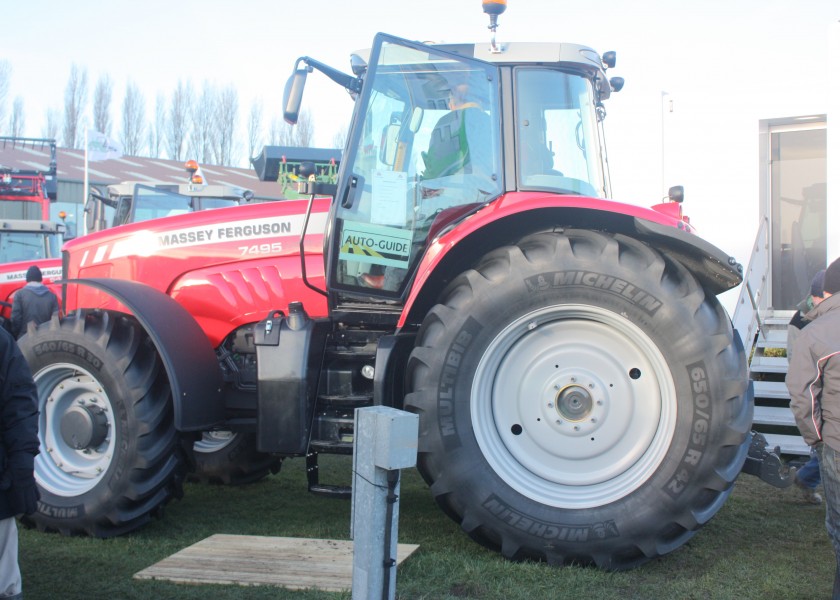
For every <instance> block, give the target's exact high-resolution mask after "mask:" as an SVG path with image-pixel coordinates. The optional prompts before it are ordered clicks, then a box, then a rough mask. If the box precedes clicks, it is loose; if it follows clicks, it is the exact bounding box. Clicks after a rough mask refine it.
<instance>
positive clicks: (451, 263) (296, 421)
mask: <svg viewBox="0 0 840 600" xmlns="http://www.w3.org/2000/svg"><path fill="white" fill-rule="evenodd" d="M485 6H486V7H487V9H488V10H489V11H491V12H492V11H494V10H495V11H496V13H497V14H498V12H500V11H499V10H498V9H499V7H503V6H504V5H503V3H499V2H492V1H489V0H488V1H486V2H485ZM494 16H495V15H494ZM613 64H614V54H612V53H608V54H607V55H604V56H600V55H598V54H597V53H596V52H595V51H593V50H591V49H590V48H586V47H583V46H576V45H571V44H559V43H549V44H536V43H523V44H513V43H512V44H497V43H496V42H495V40H494V41H492V42H491V43H489V44H460V45H444V46H439V45H429V44H421V43H417V42H413V41H409V40H404V39H399V38H396V37H392V36H389V35H383V34H379V35H377V36H376V38H375V40H374V44H373V47H372V49H371V50H370V51H369V53H365V54H356V55H354V56H353V57H352V61H351V66H352V75H351V74H345V73H342V72H340V71H338V70H335V69H333V68H331V67H328V66H326V65H324V64H322V63H320V62H318V61H316V60H313V59H311V58H308V57H303V58H300V59H299V60H298V65H297V67H296V68H295V71H294V73H293V75H292V77H291V78H290V80H289V84H288V85H287V88H286V90H287V98H286V106H285V111H286V118H287V119H288V120H290V121H294V119H295V116H296V114H297V112H298V109H299V105H300V101H301V97H302V94H303V88H304V82H305V78H306V76H307V74H308V73H309V72H312V71H313V70H318V71H320V72H321V73H323V74H325V75H326V76H327V77H329V78H330V79H332V80H333V81H334V82H336V83H337V84H338V85H340V86H342V87H344V88H345V89H346V90H347V91H348V92H349V93H350V95H351V96H352V98H353V99H354V101H355V114H354V117H353V120H352V125H351V128H350V133H349V137H348V142H347V147H346V149H345V150H344V152H343V155H342V160H341V166H340V169H339V172H338V177H337V183H336V184H332V186H330V185H329V184H324V183H318V182H316V181H315V177H314V174H313V177H312V183H311V185H309V186H308V187H309V189H308V190H307V192H308V193H309V194H311V198H310V199H309V200H308V201H307V200H288V201H284V202H273V203H264V204H252V205H245V206H239V207H234V208H222V209H218V210H212V211H203V212H197V213H191V214H186V215H180V216H173V217H167V218H162V219H158V220H153V221H146V222H144V223H138V224H129V225H125V226H123V227H118V228H114V229H111V230H107V231H103V232H99V233H94V234H91V235H88V236H84V237H82V238H78V239H76V240H73V241H71V242H69V243H67V244H66V245H65V247H64V277H65V280H66V295H65V304H64V305H65V306H66V308H67V309H66V313H67V314H66V316H65V317H64V318H63V319H57V318H56V319H53V320H52V322H50V323H45V324H43V325H41V326H39V327H38V328H37V329H35V330H30V332H29V334H28V335H26V336H24V337H23V338H22V339H21V340H20V345H21V348H22V349H23V352H24V354H25V356H26V358H27V360H28V361H29V363H30V365H31V367H32V371H33V374H34V376H35V379H36V382H37V385H38V390H39V394H40V402H41V406H40V409H41V422H40V424H41V434H40V435H41V440H42V445H41V454H40V455H39V456H38V457H37V459H36V477H37V480H38V484H39V486H40V491H41V501H40V504H39V512H38V513H36V514H35V515H34V516H33V517H32V520H33V521H34V523H35V524H36V525H37V526H38V527H39V528H41V529H43V530H57V531H60V532H62V533H65V534H75V533H87V534H90V535H94V536H102V537H106V536H113V535H118V534H122V533H125V532H129V531H132V530H134V529H136V528H138V527H140V526H142V525H143V524H144V523H146V522H147V521H148V520H149V519H150V518H151V517H152V516H153V515H155V514H156V513H157V512H158V509H160V507H161V506H163V505H164V504H165V503H166V502H167V501H168V500H170V499H171V498H177V497H179V495H180V494H181V492H182V486H181V483H182V481H183V479H184V477H185V476H186V475H187V474H188V473H189V472H192V473H193V474H194V475H195V476H197V477H201V478H204V479H218V480H221V481H225V482H230V483H237V482H246V481H253V480H256V479H259V478H261V477H263V476H265V475H266V474H268V473H269V472H271V471H272V470H274V469H276V468H278V467H279V464H280V462H279V461H280V460H281V459H284V458H288V457H306V460H307V462H308V463H309V467H310V468H309V469H308V472H309V474H310V488H311V489H312V491H315V492H318V493H321V494H327V495H340V496H345V495H346V494H347V490H346V489H345V488H341V487H337V486H331V485H329V484H326V483H324V482H321V481H318V470H317V457H318V455H319V454H323V453H338V454H349V453H351V451H352V444H353V436H354V432H353V414H354V410H355V409H356V408H359V407H364V406H370V405H387V406H393V407H397V408H401V409H405V410H408V411H412V412H415V413H417V414H419V416H420V433H419V436H420V437H419V442H418V443H419V455H418V466H419V469H420V472H421V473H422V475H423V477H424V478H425V480H426V481H427V482H428V484H429V486H430V489H431V492H432V494H433V495H434V496H435V498H436V500H437V502H438V504H440V506H441V507H442V508H443V510H444V511H445V512H446V513H447V514H448V515H449V516H451V517H452V518H453V519H455V520H456V521H457V522H459V523H460V524H461V527H462V528H463V529H464V531H465V532H466V533H467V534H468V535H470V537H472V538H474V539H476V540H477V541H479V542H481V543H482V544H485V545H487V546H489V547H492V548H496V549H498V550H499V551H500V552H501V553H502V554H503V555H504V556H505V557H508V558H511V559H522V558H535V559H544V560H547V561H548V562H550V563H552V564H565V563H571V562H575V563H594V564H597V565H598V566H600V567H603V568H608V569H625V568H631V567H634V566H636V565H639V564H642V563H644V562H645V561H647V560H650V559H652V558H655V557H657V556H661V555H663V554H666V553H668V552H670V551H671V550H674V549H675V548H678V547H679V546H681V545H682V544H684V543H685V542H686V541H687V540H688V539H689V538H691V536H692V535H693V534H694V532H695V531H696V530H697V529H699V528H700V527H701V526H702V525H703V524H704V523H706V522H707V521H708V520H709V519H711V518H712V516H713V515H714V514H715V513H716V512H717V510H718V509H719V508H720V507H721V506H722V504H723V503H724V501H725V500H726V498H727V497H728V496H729V494H730V492H731V490H732V485H733V482H734V481H735V479H736V477H737V476H738V475H739V473H740V472H741V471H742V468H743V467H744V466H745V464H746V465H747V466H749V467H750V470H751V471H752V472H759V471H761V472H763V474H764V476H765V478H766V479H770V480H772V479H773V475H772V473H771V474H770V475H768V474H767V473H768V471H769V469H768V468H767V466H768V465H769V466H770V467H773V466H774V465H775V466H778V458H777V457H776V456H775V455H773V454H772V453H769V454H768V453H767V452H766V450H765V449H764V448H763V444H760V443H758V444H753V447H754V450H755V452H754V453H752V454H754V455H755V458H749V460H748V451H749V450H750V445H751V444H750V442H751V440H752V439H753V438H752V436H751V434H750V428H751V421H752V410H753V405H752V393H751V387H750V384H749V381H748V377H747V370H746V361H745V356H744V351H743V348H742V346H741V343H740V341H739V337H738V336H737V335H733V329H732V325H731V322H730V319H729V316H728V315H727V313H726V311H725V310H724V309H723V308H722V307H721V305H720V304H719V302H718V300H717V298H716V296H717V295H718V294H720V293H721V292H723V291H725V290H728V289H730V288H732V287H734V286H737V285H738V284H739V283H740V282H741V267H740V265H738V264H737V262H736V261H735V259H733V258H732V257H730V256H728V255H727V254H725V253H724V252H722V251H721V250H719V249H718V248H716V247H714V246H713V245H711V244H709V243H708V242H705V241H704V240H703V239H701V238H700V237H698V236H697V235H695V233H694V231H693V229H692V227H691V226H690V225H689V224H688V221H687V219H685V218H684V217H683V216H682V213H681V208H680V205H679V204H678V203H674V202H669V203H664V204H659V205H658V206H657V207H656V209H655V210H652V209H648V208H642V207H638V206H632V205H627V204H621V203H618V202H615V201H612V200H610V199H608V198H609V196H610V188H609V178H608V175H607V171H606V160H605V150H604V147H603V136H602V134H601V127H602V122H603V120H604V117H605V109H604V102H605V101H606V100H607V98H608V97H609V96H610V94H611V92H613V91H615V90H616V89H618V88H619V87H620V85H621V83H622V82H621V81H620V80H619V79H618V78H612V79H610V78H608V76H607V68H609V67H612V66H613ZM304 175H305V174H304ZM325 192H328V193H329V195H330V196H331V197H330V198H327V199H323V198H321V199H319V198H316V195H320V194H323V193H325ZM762 459H763V462H762ZM774 461H775V462H774ZM776 477H777V478H778V475H776Z"/></svg>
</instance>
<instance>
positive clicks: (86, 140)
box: [82, 127, 90, 233]
mask: <svg viewBox="0 0 840 600" xmlns="http://www.w3.org/2000/svg"><path fill="white" fill-rule="evenodd" d="M89 183H90V180H89V179H88V130H87V127H85V183H84V192H83V193H84V196H82V213H83V214H84V209H85V208H87V202H88V193H89V192H88V185H89ZM83 230H84V232H85V233H88V231H87V219H84V221H83Z"/></svg>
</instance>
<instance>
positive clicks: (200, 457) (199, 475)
mask: <svg viewBox="0 0 840 600" xmlns="http://www.w3.org/2000/svg"><path fill="white" fill-rule="evenodd" d="M193 460H194V462H195V469H194V471H193V472H192V473H190V476H189V478H190V479H191V480H195V481H199V482H203V483H218V484H224V485H245V484H248V483H254V482H256V481H259V480H261V479H264V478H265V477H268V475H269V474H271V473H277V472H278V471H279V470H280V467H281V465H282V459H280V458H278V457H276V456H272V455H271V454H266V453H264V452H257V436H256V434H255V433H244V432H233V431H205V432H204V433H203V434H202V436H201V439H200V440H198V441H196V442H195V444H193Z"/></svg>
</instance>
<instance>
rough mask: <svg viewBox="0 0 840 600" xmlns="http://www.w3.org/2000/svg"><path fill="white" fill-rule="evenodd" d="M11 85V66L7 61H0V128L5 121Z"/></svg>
mask: <svg viewBox="0 0 840 600" xmlns="http://www.w3.org/2000/svg"><path fill="white" fill-rule="evenodd" d="M11 85H12V64H11V63H10V62H9V61H8V60H0V126H2V124H3V122H4V121H5V120H6V98H7V97H8V95H9V87H10V86H11Z"/></svg>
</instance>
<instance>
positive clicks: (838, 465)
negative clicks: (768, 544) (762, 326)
mask: <svg viewBox="0 0 840 600" xmlns="http://www.w3.org/2000/svg"><path fill="white" fill-rule="evenodd" d="M823 290H824V294H823V296H824V298H823V301H822V302H820V303H819V305H817V306H816V307H815V308H814V309H813V310H811V311H810V312H809V313H808V314H807V315H805V318H806V319H807V320H808V321H811V323H810V324H809V325H808V326H807V327H804V328H803V329H802V332H801V333H800V334H799V337H798V338H797V339H796V341H795V342H794V344H793V356H792V357H791V360H790V366H789V368H788V374H787V378H786V379H785V383H786V384H787V388H788V391H789V392H790V407H791V410H793V415H794V417H795V418H796V425H797V427H798V428H799V432H800V433H801V434H802V437H803V438H804V439H805V442H806V443H807V444H808V445H809V446H814V447H816V449H817V454H818V456H819V461H820V476H821V478H822V484H823V492H824V494H825V512H826V516H825V524H826V529H827V530H828V535H829V538H831V543H832V544H833V545H834V554H835V560H836V561H837V566H836V570H835V576H834V596H833V597H834V598H840V294H838V292H840V259H837V260H835V261H834V262H832V263H831V264H830V265H829V266H828V268H827V269H826V271H825V281H824V284H823Z"/></svg>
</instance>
